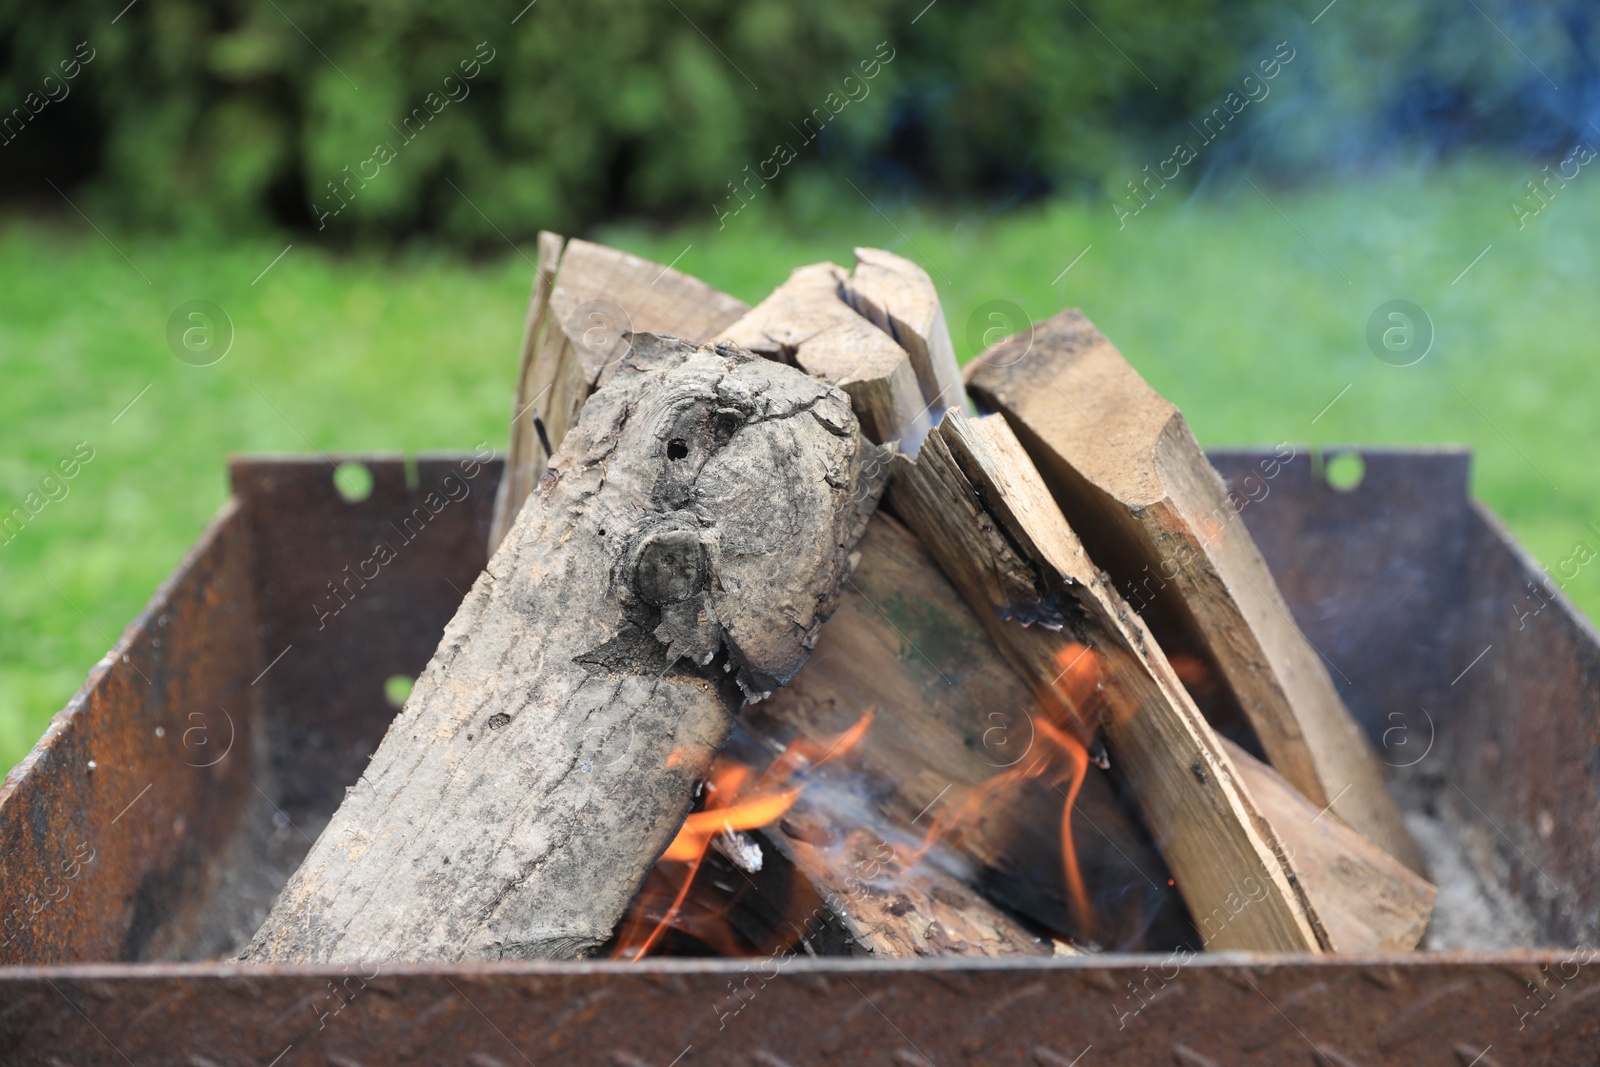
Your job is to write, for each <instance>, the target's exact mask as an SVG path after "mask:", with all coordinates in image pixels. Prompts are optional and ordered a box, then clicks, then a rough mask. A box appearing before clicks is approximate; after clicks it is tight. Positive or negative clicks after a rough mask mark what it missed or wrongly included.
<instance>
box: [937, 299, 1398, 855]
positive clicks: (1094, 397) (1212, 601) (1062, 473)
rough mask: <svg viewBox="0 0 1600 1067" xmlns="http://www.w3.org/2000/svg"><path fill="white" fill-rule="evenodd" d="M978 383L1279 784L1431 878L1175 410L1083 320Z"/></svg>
mask: <svg viewBox="0 0 1600 1067" xmlns="http://www.w3.org/2000/svg"><path fill="white" fill-rule="evenodd" d="M967 384H968V387H969V388H970V389H971V390H972V393H973V395H974V397H975V398H976V399H977V400H978V402H979V403H980V405H982V406H984V407H985V408H987V409H989V410H994V411H998V412H1000V413H1002V414H1003V415H1004V416H1005V418H1006V420H1007V421H1008V422H1009V423H1010V424H1011V426H1012V429H1013V430H1014V431H1015V432H1016V434H1017V436H1018V438H1020V439H1021V441H1022V443H1023V445H1024V447H1025V448H1026V449H1027V451H1028V454H1029V455H1030V456H1031V457H1032V459H1033V461H1034V462H1035V463H1036V464H1037V465H1038V468H1039V470H1040V472H1041V473H1042V474H1043V475H1044V476H1045V478H1046V480H1047V482H1048V483H1049V485H1050V488H1051V490H1052V492H1053V493H1054V494H1055V497H1056V500H1057V502H1058V503H1059V504H1060V506H1061V509H1062V511H1063V512H1064V514H1065V515H1066V518H1067V520H1068V521H1069V522H1070V523H1071V524H1072V526H1073V528H1074V529H1075V530H1076V531H1077V532H1078V534H1079V536H1080V537H1082V539H1083V543H1084V545H1085V546H1086V547H1087V548H1088V550H1089V554H1090V555H1091V556H1092V557H1093V559H1094V560H1095V562H1096V563H1098V564H1099V565H1100V566H1102V567H1104V568H1105V569H1106V570H1107V571H1108V572H1109V573H1110V575H1111V577H1112V579H1113V580H1114V581H1115V582H1116V584H1117V585H1118V587H1119V588H1121V589H1124V590H1126V591H1127V592H1128V596H1129V599H1130V600H1133V601H1134V602H1135V603H1136V604H1137V605H1138V606H1139V608H1140V610H1141V613H1142V614H1143V615H1144V616H1145V618H1146V620H1147V622H1148V624H1149V626H1150V629H1151V631H1152V632H1153V633H1154V634H1155V636H1156V638H1157V640H1159V641H1160V642H1161V645H1162V647H1163V648H1164V649H1165V650H1166V651H1167V652H1168V653H1169V654H1171V655H1177V654H1178V653H1179V652H1180V651H1182V652H1190V651H1194V652H1197V653H1199V654H1200V655H1201V656H1202V657H1204V658H1205V659H1206V660H1208V661H1209V662H1210V663H1211V664H1214V666H1215V668H1216V670H1217V671H1218V672H1220V675H1221V677H1222V680H1223V682H1224V684H1225V686H1226V688H1227V690H1228V691H1229V692H1230V693H1231V694H1232V695H1233V696H1234V697H1235V698H1236V707H1237V709H1238V710H1239V711H1241V712H1242V714H1243V715H1244V716H1245V717H1246V718H1247V719H1248V721H1249V724H1250V727H1251V728H1252V729H1253V730H1254V734H1255V736H1256V738H1257V739H1258V740H1259V741H1260V742H1261V747H1262V750H1263V751H1264V752H1265V753H1266V756H1267V759H1268V760H1269V761H1270V762H1271V764H1272V766H1273V767H1274V768H1275V769H1276V770H1277V771H1278V773H1280V774H1281V775H1283V777H1284V778H1285V779H1287V780H1288V781H1289V783H1290V784H1291V785H1293V786H1294V787H1295V788H1296V789H1298V790H1299V791H1300V792H1301V793H1302V794H1304V796H1305V797H1306V799H1308V800H1310V801H1311V802H1312V803H1314V804H1316V805H1317V806H1319V807H1321V806H1322V805H1325V804H1330V803H1331V804H1332V805H1333V806H1334V810H1336V811H1337V812H1339V814H1340V815H1341V816H1343V817H1344V820H1345V821H1346V822H1347V823H1349V824H1350V825H1351V826H1352V827H1354V828H1355V829H1356V830H1358V831H1360V832H1361V833H1362V834H1363V835H1365V836H1366V837H1368V838H1370V839H1371V840H1372V841H1373V842H1374V843H1375V844H1377V845H1379V846H1380V847H1382V848H1383V849H1385V850H1386V851H1388V852H1389V853H1390V854H1391V855H1393V856H1395V857H1396V858H1397V859H1399V860H1400V861H1401V862H1403V863H1405V864H1406V866H1408V867H1410V868H1411V869H1412V870H1414V871H1419V872H1420V871H1421V870H1422V858H1421V854H1420V853H1419V852H1418V851H1417V848H1416V845H1415V843H1414V842H1413V841H1412V840H1411V837H1410V835H1409V834H1408V833H1407V832H1406V829H1405V826H1404V824H1403V823H1402V822H1401V820H1400V813H1399V809H1398V808H1397V807H1396V806H1395V803H1394V801H1393V799H1392V798H1391V797H1390V796H1389V793H1388V791H1387V790H1386V789H1385V787H1384V780H1383V773H1382V769H1381V767H1380V766H1379V763H1378V760H1377V758H1376V756H1375V755H1374V753H1373V751H1372V748H1371V745H1370V744H1369V743H1368V741H1367V738H1366V736H1365V735H1364V734H1363V733H1362V732H1361V728H1360V727H1359V726H1358V725H1357V724H1356V722H1355V720H1354V719H1353V718H1352V717H1351V715H1350V712H1349V710H1348V709H1347V708H1346V707H1345V706H1344V703H1343V701H1341V700H1340V699H1339V694H1338V692H1337V690H1335V689H1334V686H1333V682H1332V680H1331V679H1330V678H1329V676H1328V672H1327V670H1326V669H1325V668H1324V667H1323V665H1322V661H1321V659H1320V657H1319V656H1318V655H1317V653H1316V651H1315V650H1314V649H1312V647H1311V645H1310V643H1309V642H1307V641H1306V639H1305V637H1304V635H1303V634H1302V633H1301V632H1300V629H1299V627H1297V626H1296V625H1295V623H1294V620H1293V618H1292V617H1291V616H1290V614H1289V609H1288V607H1287V606H1286V605H1285V604H1284V601H1283V596H1282V594H1281V593H1280V592H1279V591H1278V587H1277V584H1276V583H1275V582H1274V581H1273V579H1272V575H1271V573H1270V572H1269V571H1268V570H1267V566H1266V563H1265V562H1263V560H1262V559H1261V554H1260V552H1259V551H1257V549H1256V547H1255V544H1254V542H1253V541H1251V539H1250V535H1249V533H1248V532H1247V531H1246V530H1245V528H1244V525H1243V523H1240V522H1236V521H1233V520H1234V517H1235V514H1236V511H1237V510H1238V506H1239V505H1237V504H1236V503H1234V502H1231V501H1230V500H1229V496H1228V492H1227V489H1226V488H1225V487H1224V486H1223V484H1222V480H1221V479H1220V478H1219V477H1218V476H1217V474H1216V472H1215V471H1214V470H1212V468H1211V465H1210V464H1209V463H1208V462H1207V461H1206V458H1205V454H1204V453H1203V452H1201V450H1200V446H1199V445H1198V444H1197V443H1196V442H1195V439H1194V435H1193V434H1192V433H1190V431H1189V427H1188V424H1187V423H1186V422H1185V421H1184V418H1183V416H1182V414H1181V413H1180V412H1179V411H1178V410H1177V408H1175V407H1174V406H1173V405H1172V404H1170V403H1168V402H1167V401H1166V400H1165V399H1163V398H1162V397H1161V396H1160V395H1159V394H1157V393H1156V392H1155V390H1153V389H1151V388H1150V386H1149V385H1148V384H1147V383H1146V382H1145V381H1144V379H1143V378H1141V377H1140V376H1139V374H1138V372H1136V371H1135V370H1134V369H1133V368H1132V367H1130V366H1129V365H1128V363H1127V362H1126V361H1125V360H1124V359H1123V358H1122V355H1121V354H1120V353H1119V352H1117V350H1116V349H1115V348H1114V347H1112V345H1111V343H1110V342H1109V341H1107V340H1106V339H1105V337H1104V336H1102V335H1101V334H1100V332H1099V331H1098V330H1096V329H1095V328H1094V326H1093V325H1091V324H1090V322H1089V321H1088V320H1087V319H1086V318H1084V317H1083V315H1082V314H1081V313H1080V312H1078V311H1076V310H1069V311H1063V312H1062V313H1060V314H1059V315H1057V316H1055V317H1054V318H1052V319H1050V320H1048V321H1046V322H1043V323H1039V324H1038V325H1036V326H1034V327H1033V328H1032V329H1031V330H1029V331H1028V332H1026V333H1022V334H1018V335H1016V336H1015V337H1012V338H1009V339H1007V340H1005V341H1002V342H1000V343H999V344H998V345H996V346H994V347H993V348H991V349H990V350H989V351H987V352H985V353H984V354H983V355H982V356H981V357H980V358H979V359H977V360H976V361H974V362H973V363H972V364H971V365H970V366H969V367H968V368H967Z"/></svg>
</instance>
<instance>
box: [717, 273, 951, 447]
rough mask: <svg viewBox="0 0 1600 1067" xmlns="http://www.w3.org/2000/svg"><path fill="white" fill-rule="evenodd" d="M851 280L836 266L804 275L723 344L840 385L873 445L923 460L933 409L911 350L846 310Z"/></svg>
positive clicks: (748, 318)
mask: <svg viewBox="0 0 1600 1067" xmlns="http://www.w3.org/2000/svg"><path fill="white" fill-rule="evenodd" d="M847 279H848V275H847V274H846V273H845V271H844V268H842V267H839V266H837V265H835V264H833V263H814V264H812V265H811V266H809V267H801V268H800V269H798V270H796V271H795V272H794V273H793V274H791V275H789V280H788V281H786V282H784V283H783V284H782V285H780V286H779V287H778V288H777V289H775V290H773V291H772V293H771V295H769V296H768V297H767V298H766V299H765V300H763V301H762V302H761V303H759V304H757V305H756V306H755V307H754V308H753V309H752V310H751V311H750V313H749V314H747V315H745V316H744V317H743V318H741V319H740V320H739V321H737V322H735V323H734V324H733V325H731V326H729V327H728V328H727V329H725V330H724V331H723V332H722V333H721V334H720V335H719V336H718V338H717V339H718V340H721V341H729V342H731V343H733V344H736V345H738V346H739V347H740V348H746V349H749V350H750V351H751V352H755V353H756V354H758V355H762V356H766V357H767V358H768V359H773V360H776V361H777V362H779V363H788V364H791V365H792V366H796V367H799V368H800V369H801V370H803V371H805V372H806V373H807V374H809V375H811V376H812V377H814V378H821V379H823V380H824V381H829V382H832V383H833V384H834V385H837V386H838V387H839V388H841V389H843V390H844V391H845V392H846V393H848V394H850V402H851V404H852V406H853V407H854V408H855V413H856V417H857V418H859V419H860V420H861V428H862V432H864V433H865V434H866V435H867V437H868V438H869V439H871V440H872V441H874V442H876V443H877V444H888V443H889V442H891V441H894V442H897V443H898V445H899V449H900V451H902V452H907V453H911V454H915V452H916V449H917V446H918V445H919V444H920V443H921V441H922V438H923V437H925V436H926V435H927V432H928V427H929V426H930V425H931V424H932V420H931V419H930V417H929V412H930V410H931V405H930V404H929V402H928V401H927V400H926V399H924V398H923V395H922V388H921V386H920V385H918V383H917V374H916V371H915V370H913V369H912V366H911V360H910V357H909V356H907V354H906V351H905V349H903V348H901V347H900V346H899V345H898V344H896V343H895V341H894V339H893V338H892V337H890V336H889V334H888V333H886V332H885V331H884V330H880V329H879V328H878V327H876V326H874V325H873V324H872V322H871V321H870V320H869V319H867V318H866V317H864V316H862V315H861V314H859V313H857V312H856V311H855V309H853V308H852V307H851V306H850V305H849V304H847V303H846V302H845V300H844V296H843V288H844V286H845V284H846V281H847Z"/></svg>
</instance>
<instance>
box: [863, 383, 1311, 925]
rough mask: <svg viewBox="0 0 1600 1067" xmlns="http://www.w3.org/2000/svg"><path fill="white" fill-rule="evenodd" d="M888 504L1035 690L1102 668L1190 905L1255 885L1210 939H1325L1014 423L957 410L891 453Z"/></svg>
mask: <svg viewBox="0 0 1600 1067" xmlns="http://www.w3.org/2000/svg"><path fill="white" fill-rule="evenodd" d="M889 500H890V504H891V506H892V507H893V508H894V510H895V513H896V514H897V515H899V516H900V517H901V518H902V519H904V520H905V522H906V523H907V525H909V526H910V527H911V528H912V529H913V530H915V531H916V532H917V533H918V535H919V536H920V537H921V538H922V541H923V543H924V544H925V545H926V546H927V548H928V550H929V552H930V553H931V554H932V555H933V556H934V558H936V559H937V560H939V562H940V565H941V566H942V567H943V569H944V572H945V574H946V576H948V577H949V578H950V579H951V581H952V582H953V583H954V584H955V586H956V587H957V588H958V589H960V590H961V592H962V595H963V596H965V597H966V599H967V602H968V603H969V604H971V605H972V607H973V608H974V610H975V611H976V612H977V613H978V615H979V617H980V618H981V619H982V620H983V622H984V624H985V626H986V627H987V628H988V629H989V632H990V633H991V635H992V636H993V637H994V639H995V642H996V644H997V645H999V646H1000V648H1001V650H1002V652H1004V653H1005V654H1006V655H1007V657H1008V658H1009V659H1010V660H1011V661H1012V663H1013V665H1014V666H1015V667H1016V668H1017V670H1018V671H1019V673H1021V674H1022V676H1023V677H1024V678H1026V679H1028V680H1029V682H1030V683H1031V684H1032V685H1033V686H1034V687H1035V688H1037V689H1039V690H1041V691H1043V690H1047V689H1049V688H1051V687H1053V686H1056V685H1058V684H1060V683H1061V681H1062V679H1063V677H1066V678H1067V679H1068V681H1069V682H1071V681H1075V680H1077V679H1079V678H1080V677H1081V674H1077V673H1074V672H1075V671H1085V670H1093V671H1094V672H1095V675H1096V676H1097V677H1096V680H1097V681H1098V682H1099V684H1101V685H1103V686H1104V689H1105V693H1104V697H1103V698H1097V700H1100V701H1102V703H1103V706H1104V707H1105V709H1106V713H1105V715H1104V718H1103V722H1102V725H1103V727H1104V730H1105V733H1106V738H1107V741H1108V743H1109V745H1110V747H1111V757H1112V760H1113V761H1114V762H1116V763H1118V764H1120V767H1121V769H1122V770H1123V771H1124V772H1125V773H1126V775H1127V778H1128V780H1129V782H1130V783H1131V787H1132V790H1133V794H1134V797H1135V798H1136V800H1137V802H1138V804H1139V805H1140V808H1141V810H1142V812H1143V815H1144V820H1145V824H1146V826H1147V827H1148V828H1149V830H1150V834H1151V836H1152V837H1153V838H1154V839H1155V841H1156V842H1157V844H1158V846H1159V847H1160V848H1161V851H1162V855H1163V856H1164V857H1165V859H1166V861H1167V866H1168V867H1169V868H1170V869H1171V871H1172V873H1173V876H1174V878H1175V879H1176V881H1177V886H1178V889H1179V891H1180V892H1181V893H1182V894H1183V897H1184V900H1185V902H1186V903H1187V904H1188V906H1189V910H1190V913H1191V914H1193V915H1210V914H1212V913H1213V910H1214V909H1216V908H1218V907H1226V906H1227V902H1229V901H1231V900H1236V899H1239V898H1240V894H1241V893H1243V892H1245V890H1246V889H1248V885H1257V884H1259V886H1260V890H1261V891H1260V894H1259V897H1256V896H1255V895H1250V896H1249V900H1250V903H1249V905H1248V906H1247V907H1244V908H1242V909H1239V910H1237V911H1234V910H1233V909H1231V908H1230V909H1229V911H1228V914H1229V916H1230V921H1229V922H1228V923H1227V924H1226V925H1225V926H1224V927H1223V928H1222V929H1220V930H1218V931H1217V932H1216V933H1215V934H1214V935H1213V936H1212V939H1211V946H1212V947H1213V948H1218V949H1247V950H1256V951H1298V952H1316V951H1319V950H1320V949H1322V948H1323V947H1324V938H1323V935H1322V934H1321V932H1320V930H1319V926H1320V924H1319V921H1318V919H1317V915H1316V912H1315V909H1314V908H1313V907H1312V905H1311V904H1310V902H1309V901H1308V900H1307V898H1306V896H1305V894H1304V892H1303V891H1302V890H1300V889H1299V888H1297V886H1296V885H1295V884H1294V880H1293V879H1291V877H1290V875H1291V873H1292V872H1291V870H1290V868H1289V866H1288V864H1287V861H1286V856H1285V854H1284V851H1283V847H1282V844H1281V843H1280V842H1279V841H1278V840H1277V839H1276V837H1275V836H1274V834H1273V831H1272V828H1271V826H1270V824H1269V823H1268V822H1267V819H1266V817H1265V815H1264V814H1263V812H1262V811H1261V810H1260V808H1259V807H1258V806H1257V805H1256V803H1255V802H1254V801H1253V800H1252V798H1251V796H1250V794H1249V792H1248V790H1247V789H1246V788H1245V787H1244V786H1243V784H1242V782H1241V780H1240V777H1239V774H1238V772H1237V770H1236V768H1235V767H1234V765H1233V761H1232V759H1231V758H1230V757H1229V755H1228V753H1227V751H1226V750H1225V749H1224V748H1223V747H1222V745H1221V743H1220V741H1219V739H1218V738H1217V736H1216V735H1215V733H1213V732H1212V729H1211V727H1210V726H1209V725H1208V724H1207V723H1206V721H1205V720H1204V719H1203V718H1202V717H1201V715H1200V712H1199V710H1198V709H1197V708H1196V707H1195V705H1194V703H1193V701H1192V700H1191V699H1190V697H1189V695H1188V693H1187V692H1186V691H1185V690H1184V688H1183V686H1182V684H1181V683H1180V682H1179V680H1178V678H1177V675H1176V674H1175V673H1174V672H1173V670H1172V667H1171V665H1170V664H1169V663H1168V662H1167V660H1166V657H1165V656H1164V655H1162V653H1161V651H1160V649H1159V648H1158V647H1157V646H1156V644H1155V641H1154V639H1153V638H1152V637H1151V636H1150V634H1149V631H1148V630H1147V629H1146V628H1145V625H1144V623H1143V622H1142V621H1141V620H1140V619H1139V617H1138V616H1137V615H1135V614H1134V613H1133V612H1132V611H1131V610H1130V609H1129V608H1128V606H1127V605H1126V604H1125V603H1124V602H1123V601H1122V599H1121V598H1120V597H1119V596H1117V594H1116V592H1115V591H1114V590H1113V589H1111V588H1110V587H1109V586H1108V585H1107V584H1106V583H1105V581H1104V579H1103V578H1102V577H1101V575H1100V573H1099V572H1098V571H1097V570H1096V569H1095V568H1094V566H1093V565H1092V564H1091V563H1090V562H1089V558H1088V556H1087V554H1086V553H1085V552H1084V550H1083V547H1082V545H1081V544H1080V543H1079V542H1078V539H1077V537H1076V536H1075V535H1074V534H1073V532H1072V529H1071V528H1070V527H1069V526H1068V525H1067V524H1066V522H1065V521H1064V520H1063V518H1062V516H1061V513H1060V511H1059V510H1058V509H1057V508H1056V506H1055V503H1054V502H1053V501H1052V500H1051V499H1050V494H1049V491H1048V490H1047V489H1046V488H1045V486H1044V483H1043V482H1042V480H1041V479H1040V477H1039V474H1038V472H1037V471H1036V470H1034V468H1033V465H1032V463H1031V462H1030V461H1029V460H1028V457H1027V455H1026V453H1024V452H1023V450H1022V447H1021V445H1020V444H1018V442H1017V440H1016V438H1015V436H1013V435H1012V433H1011V431H1010V430H1009V429H1008V428H1007V427H1006V424H1005V423H1004V421H1002V420H1001V419H999V418H998V417H990V418H986V419H979V420H975V421H969V420H967V419H966V418H965V417H963V416H962V415H961V414H960V413H958V412H947V413H946V414H945V417H944V421H943V422H942V423H941V424H940V425H939V426H938V427H937V428H936V429H935V430H934V432H933V433H932V434H930V435H929V437H928V439H927V440H926V441H925V442H924V443H923V447H922V450H921V452H920V453H919V454H918V457H917V459H916V460H915V461H911V460H908V459H906V458H904V457H897V458H896V459H895V462H894V474H893V478H892V481H891V486H890V495H889ZM1069 638H1070V639H1071V640H1072V641H1076V642H1077V643H1078V644H1080V645H1082V646H1085V647H1086V648H1087V649H1088V650H1089V651H1090V652H1092V653H1093V659H1091V660H1090V661H1089V662H1088V664H1087V665H1086V666H1085V667H1083V668H1079V667H1077V666H1076V664H1075V662H1068V663H1065V664H1064V663H1063V661H1062V653H1063V650H1064V648H1065V647H1066V643H1067V641H1068V639H1069ZM1091 688H1093V687H1091ZM1247 882H1248V885H1247ZM1241 887H1244V888H1241Z"/></svg>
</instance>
